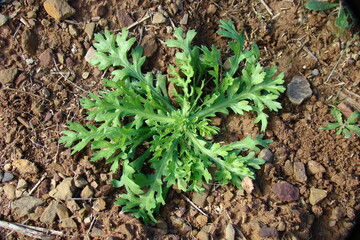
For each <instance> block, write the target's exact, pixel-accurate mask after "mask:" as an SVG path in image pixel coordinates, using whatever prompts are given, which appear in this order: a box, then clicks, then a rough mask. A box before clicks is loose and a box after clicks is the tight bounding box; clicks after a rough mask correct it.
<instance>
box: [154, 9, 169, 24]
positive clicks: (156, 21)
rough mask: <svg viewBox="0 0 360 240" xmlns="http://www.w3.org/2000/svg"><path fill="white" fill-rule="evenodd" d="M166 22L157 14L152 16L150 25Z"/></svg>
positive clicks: (162, 16) (164, 18) (163, 17)
mask: <svg viewBox="0 0 360 240" xmlns="http://www.w3.org/2000/svg"><path fill="white" fill-rule="evenodd" d="M165 22H166V17H165V16H164V15H162V14H161V13H159V12H157V13H155V14H154V16H153V19H152V23H153V24H162V23H165Z"/></svg>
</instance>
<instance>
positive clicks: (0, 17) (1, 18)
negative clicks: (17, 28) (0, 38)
mask: <svg viewBox="0 0 360 240" xmlns="http://www.w3.org/2000/svg"><path fill="white" fill-rule="evenodd" d="M7 20H8V18H7V17H6V16H5V15H2V14H0V27H1V26H3V25H4V24H5V23H6V22H7Z"/></svg>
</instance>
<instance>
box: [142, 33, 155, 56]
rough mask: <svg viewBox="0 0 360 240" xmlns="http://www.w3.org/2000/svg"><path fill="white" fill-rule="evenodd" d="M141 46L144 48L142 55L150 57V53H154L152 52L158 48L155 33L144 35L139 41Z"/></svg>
mask: <svg viewBox="0 0 360 240" xmlns="http://www.w3.org/2000/svg"><path fill="white" fill-rule="evenodd" d="M141 46H142V47H143V49H144V54H143V55H144V56H146V57H151V56H152V55H154V53H155V52H156V51H157V49H158V45H157V43H156V38H155V35H153V34H149V35H146V36H145V37H144V38H143V39H142V41H141Z"/></svg>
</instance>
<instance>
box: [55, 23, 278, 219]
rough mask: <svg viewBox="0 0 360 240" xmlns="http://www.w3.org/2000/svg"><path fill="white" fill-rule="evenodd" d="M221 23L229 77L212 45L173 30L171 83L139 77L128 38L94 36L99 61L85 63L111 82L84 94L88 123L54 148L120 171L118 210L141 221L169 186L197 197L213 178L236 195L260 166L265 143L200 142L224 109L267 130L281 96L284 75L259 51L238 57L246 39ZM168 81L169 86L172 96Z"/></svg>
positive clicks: (137, 53)
mask: <svg viewBox="0 0 360 240" xmlns="http://www.w3.org/2000/svg"><path fill="white" fill-rule="evenodd" d="M220 22H221V25H220V27H221V30H219V31H218V33H219V34H221V35H222V36H223V37H226V38H229V39H231V41H230V42H229V47H230V49H231V50H232V54H233V57H232V58H231V60H230V65H231V66H230V69H229V70H227V71H225V70H224V69H223V67H222V65H221V64H220V63H221V59H220V56H221V54H220V50H218V49H217V48H216V47H215V46H211V48H208V47H205V46H201V47H198V46H193V45H192V44H191V43H192V40H193V39H194V37H195V35H196V32H195V31H194V30H190V31H188V32H187V34H186V35H184V33H183V30H182V29H181V28H176V29H175V34H174V35H175V38H176V39H171V40H168V41H166V45H167V46H168V47H175V48H178V49H179V50H180V51H179V52H177V53H176V55H175V56H176V63H177V66H176V67H174V66H172V65H170V66H169V70H168V74H169V77H166V76H164V75H160V74H159V75H156V76H153V74H152V73H151V72H148V73H146V74H143V73H142V71H141V67H142V65H143V64H144V62H145V57H143V56H142V53H143V49H142V47H141V46H137V47H135V48H132V46H133V45H134V43H135V41H136V39H135V38H130V39H128V35H129V32H128V30H126V29H123V30H122V32H121V34H118V35H112V34H111V33H110V32H109V31H105V33H104V34H103V35H102V34H96V35H95V40H96V41H97V43H95V44H94V47H95V48H96V50H97V53H95V56H96V58H95V59H94V60H92V62H91V63H92V64H93V65H97V66H98V68H99V69H100V70H104V69H106V68H108V67H110V66H113V67H114V68H115V70H114V71H112V73H111V74H112V75H113V78H112V79H111V80H109V79H104V82H105V84H104V85H105V87H106V88H105V89H104V91H102V92H100V93H99V95H96V94H93V93H91V94H89V97H88V98H84V99H82V100H81V104H82V106H83V107H84V108H85V109H87V110H88V120H92V121H95V124H87V125H86V127H83V126H82V125H80V124H79V123H75V122H70V121H68V128H69V129H70V131H64V132H63V134H64V136H63V137H62V138H61V140H60V142H61V143H65V146H71V145H73V147H72V149H73V151H72V153H73V154H74V153H76V152H79V151H81V150H82V149H84V148H85V147H86V146H87V145H88V144H90V147H91V149H92V150H93V151H94V152H93V157H92V159H91V160H92V161H97V160H100V159H104V158H105V159H106V163H109V164H111V167H110V169H111V171H113V172H115V171H119V172H120V175H121V176H120V179H119V180H113V181H112V184H113V185H114V186H115V187H123V188H124V189H125V190H126V193H123V194H121V195H120V196H119V198H118V199H117V200H116V202H115V203H116V204H119V205H122V206H123V208H122V210H123V211H126V212H131V213H132V214H133V215H134V216H135V217H139V218H142V219H143V220H144V221H145V222H146V223H147V222H149V221H156V219H155V215H156V213H157V212H158V211H159V208H160V206H161V205H164V204H165V199H166V195H167V192H168V190H169V188H171V187H172V186H174V185H176V186H177V188H178V189H180V190H182V191H191V190H194V191H197V192H199V191H201V190H203V188H202V184H203V183H204V182H206V183H208V182H209V181H210V180H212V179H214V180H215V181H218V182H219V183H221V184H227V183H229V182H232V183H233V184H234V185H235V186H236V187H238V188H241V181H242V180H243V179H244V178H245V177H247V176H248V177H251V178H254V177H255V173H254V169H259V168H260V165H261V164H263V163H264V160H263V159H260V158H257V157H256V155H255V153H256V152H258V151H260V147H268V143H269V142H271V141H270V140H265V139H263V135H259V136H256V137H253V136H251V135H248V136H246V137H245V138H244V139H243V140H241V141H238V142H232V143H229V144H225V145H223V144H220V143H217V142H214V141H209V140H206V139H209V136H212V135H215V134H218V133H219V130H220V129H219V128H218V127H216V126H212V125H210V121H211V117H214V116H216V115H217V114H219V113H222V114H228V113H229V111H233V112H234V113H237V114H243V113H244V112H252V113H254V114H255V115H256V119H255V122H256V123H260V124H261V130H262V131H265V129H266V126H267V114H266V113H265V109H268V110H272V111H278V109H280V108H281V105H280V103H279V102H277V99H278V97H279V95H280V93H282V92H284V90H285V88H284V87H283V86H282V84H283V82H284V81H283V74H282V73H280V74H278V75H276V72H277V70H276V67H270V68H265V69H264V68H263V67H262V66H261V65H260V63H259V62H258V60H259V56H260V51H259V48H258V47H257V45H256V44H252V46H251V48H250V49H244V35H243V33H240V34H239V33H238V32H237V31H236V29H235V27H234V25H233V23H232V22H231V21H224V20H221V21H220ZM169 83H171V84H173V85H174V86H175V87H174V88H173V90H172V91H171V93H168V85H169ZM170 95H171V97H170ZM173 103H174V104H173ZM212 166H214V167H216V168H217V172H216V173H215V174H214V175H212V174H210V172H209V170H208V168H209V167H212Z"/></svg>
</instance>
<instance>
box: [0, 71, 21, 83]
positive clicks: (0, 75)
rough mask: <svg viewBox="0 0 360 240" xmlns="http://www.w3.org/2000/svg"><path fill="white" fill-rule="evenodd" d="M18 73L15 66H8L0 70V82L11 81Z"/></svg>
mask: <svg viewBox="0 0 360 240" xmlns="http://www.w3.org/2000/svg"><path fill="white" fill-rule="evenodd" d="M18 74H19V70H18V69H17V68H9V69H4V70H1V71H0V82H1V83H2V84H9V83H12V82H13V81H14V80H15V79H16V77H17V75H18Z"/></svg>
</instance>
